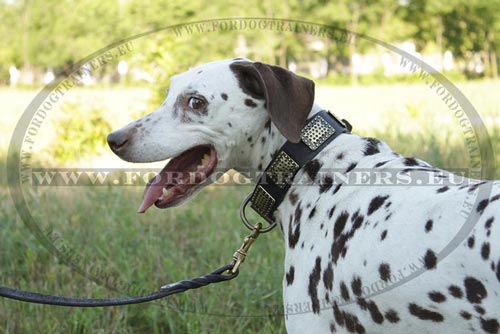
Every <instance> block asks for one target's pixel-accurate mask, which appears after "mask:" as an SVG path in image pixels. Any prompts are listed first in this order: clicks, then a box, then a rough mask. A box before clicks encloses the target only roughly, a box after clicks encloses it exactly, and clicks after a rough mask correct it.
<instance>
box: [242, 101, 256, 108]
mask: <svg viewBox="0 0 500 334" xmlns="http://www.w3.org/2000/svg"><path fill="white" fill-rule="evenodd" d="M245 105H246V106H247V107H252V108H255V107H257V103H255V102H254V101H253V100H250V99H245Z"/></svg>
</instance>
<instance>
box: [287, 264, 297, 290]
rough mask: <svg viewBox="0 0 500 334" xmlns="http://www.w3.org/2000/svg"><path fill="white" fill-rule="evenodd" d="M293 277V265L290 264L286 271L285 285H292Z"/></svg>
mask: <svg viewBox="0 0 500 334" xmlns="http://www.w3.org/2000/svg"><path fill="white" fill-rule="evenodd" d="M294 278H295V267H294V266H290V269H289V270H288V272H287V273H286V285H287V286H290V285H292V283H293V279H294Z"/></svg>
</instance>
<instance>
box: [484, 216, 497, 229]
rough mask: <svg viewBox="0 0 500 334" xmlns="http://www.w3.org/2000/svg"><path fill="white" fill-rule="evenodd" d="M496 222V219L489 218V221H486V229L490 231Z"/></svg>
mask: <svg viewBox="0 0 500 334" xmlns="http://www.w3.org/2000/svg"><path fill="white" fill-rule="evenodd" d="M494 220H495V218H494V217H490V218H488V220H486V223H484V227H485V228H486V229H487V230H489V229H490V228H491V225H493V221H494Z"/></svg>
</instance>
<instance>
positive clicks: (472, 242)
mask: <svg viewBox="0 0 500 334" xmlns="http://www.w3.org/2000/svg"><path fill="white" fill-rule="evenodd" d="M467 245H468V246H469V248H470V249H472V248H473V247H474V236H470V237H469V239H467Z"/></svg>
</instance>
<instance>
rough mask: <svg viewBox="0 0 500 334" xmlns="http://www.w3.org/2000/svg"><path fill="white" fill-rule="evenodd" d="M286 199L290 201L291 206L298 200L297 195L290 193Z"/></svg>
mask: <svg viewBox="0 0 500 334" xmlns="http://www.w3.org/2000/svg"><path fill="white" fill-rule="evenodd" d="M288 199H289V200H290V203H291V204H292V205H295V204H296V203H297V201H298V199H299V195H297V194H296V193H294V192H293V191H292V192H290V195H288Z"/></svg>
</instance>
